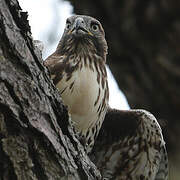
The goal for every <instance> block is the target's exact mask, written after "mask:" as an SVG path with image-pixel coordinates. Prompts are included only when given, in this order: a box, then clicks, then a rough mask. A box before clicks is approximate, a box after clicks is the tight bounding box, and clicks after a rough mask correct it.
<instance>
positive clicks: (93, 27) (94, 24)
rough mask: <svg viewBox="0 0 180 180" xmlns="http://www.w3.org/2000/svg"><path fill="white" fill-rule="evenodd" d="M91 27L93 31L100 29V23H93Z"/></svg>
mask: <svg viewBox="0 0 180 180" xmlns="http://www.w3.org/2000/svg"><path fill="white" fill-rule="evenodd" d="M91 29H92V30H93V31H98V30H99V25H98V24H96V23H92V24H91Z"/></svg>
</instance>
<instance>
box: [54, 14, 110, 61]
mask: <svg viewBox="0 0 180 180" xmlns="http://www.w3.org/2000/svg"><path fill="white" fill-rule="evenodd" d="M57 50H58V51H59V53H61V54H66V53H68V54H69V53H72V54H74V53H75V54H80V53H83V54H86V53H96V54H97V55H99V56H101V57H103V59H104V58H105V56H106V54H107V43H106V40H105V33H104V30H103V28H102V25H101V23H100V22H99V21H98V20H96V19H95V18H92V17H90V16H82V15H75V16H71V17H69V18H68V19H67V21H66V27H65V29H64V34H63V36H62V38H61V41H60V43H59V45H58V47H57Z"/></svg>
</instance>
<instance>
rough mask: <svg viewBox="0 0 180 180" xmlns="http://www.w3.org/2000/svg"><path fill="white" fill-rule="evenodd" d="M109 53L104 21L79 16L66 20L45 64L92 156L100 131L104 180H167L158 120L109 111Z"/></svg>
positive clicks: (97, 152)
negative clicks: (55, 46)
mask: <svg viewBox="0 0 180 180" xmlns="http://www.w3.org/2000/svg"><path fill="white" fill-rule="evenodd" d="M106 54H107V43H106V40H105V35H104V30H103V28H102V26H101V24H100V22H99V21H97V20H96V19H94V18H92V17H89V16H80V15H77V16H72V17H70V18H68V19H67V22H66V28H65V30H64V34H63V36H62V38H61V40H60V42H59V44H58V47H57V49H56V51H55V52H54V53H53V54H52V55H50V56H49V57H48V58H47V59H46V61H45V65H46V66H47V67H48V68H49V70H50V73H51V78H52V80H53V82H54V84H55V85H56V87H57V88H58V89H59V91H60V93H61V96H62V99H63V101H64V104H66V105H67V106H68V109H69V112H70V114H71V118H72V120H73V121H74V126H75V128H76V130H77V131H78V132H79V133H80V134H81V135H82V136H83V137H84V139H85V143H86V147H85V149H86V150H87V152H91V149H92V147H93V145H94V142H95V140H96V137H97V136H98V134H99V131H100V135H99V136H98V139H97V141H96V143H95V146H94V151H93V154H91V158H92V159H93V158H94V162H95V164H96V165H97V167H98V168H99V169H100V170H101V173H102V176H103V178H106V179H111V180H167V179H168V159H167V153H166V148H165V143H164V140H163V136H162V132H161V128H160V126H159V124H158V122H157V120H156V119H155V117H154V116H153V115H151V114H150V113H149V112H147V111H144V110H127V111H121V110H113V109H111V108H109V107H108V100H109V90H108V83H107V75H106V68H105V63H106ZM103 121H104V122H103ZM102 124H103V125H102ZM101 126H102V128H101Z"/></svg>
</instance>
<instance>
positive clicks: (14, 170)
mask: <svg viewBox="0 0 180 180" xmlns="http://www.w3.org/2000/svg"><path fill="white" fill-rule="evenodd" d="M47 74H48V73H47V70H46V68H45V67H44V66H43V65H42V59H41V52H40V51H39V50H38V49H37V48H36V47H35V46H34V45H33V43H32V38H31V33H30V27H29V25H28V22H27V14H26V13H24V12H22V11H21V9H20V7H19V5H18V2H17V1H16V0H10V1H9V0H1V1H0V179H2V180H8V179H9V180H12V179H13V180H16V179H19V180H20V179H22V180H26V179H34V180H35V179H43V180H45V179H53V180H54V179H68V180H69V179H73V180H74V179H77V180H79V179H83V180H84V179H92V180H94V179H100V178H101V175H100V173H99V171H98V170H97V169H96V166H95V165H94V164H93V163H92V162H91V161H90V160H89V158H88V156H87V155H86V154H85V152H84V150H83V147H82V145H81V144H80V143H79V141H78V140H77V138H76V136H75V132H74V130H73V128H72V126H71V120H70V118H69V116H68V112H67V109H66V107H65V106H64V105H63V104H62V101H61V98H60V96H59V93H58V91H57V90H56V88H55V87H54V86H53V84H52V82H51V81H50V79H49V76H48V75H47Z"/></svg>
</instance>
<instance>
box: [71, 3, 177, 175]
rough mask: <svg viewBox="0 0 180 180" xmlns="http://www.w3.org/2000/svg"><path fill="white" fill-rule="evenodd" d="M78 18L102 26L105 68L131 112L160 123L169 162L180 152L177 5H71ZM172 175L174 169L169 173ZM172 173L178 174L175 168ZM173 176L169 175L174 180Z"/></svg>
mask: <svg viewBox="0 0 180 180" xmlns="http://www.w3.org/2000/svg"><path fill="white" fill-rule="evenodd" d="M70 2H71V3H72V5H73V7H74V12H75V13H76V14H86V15H91V16H94V17H96V18H97V19H99V20H100V21H101V23H102V24H103V27H104V29H105V32H106V39H107V42H108V45H109V50H108V52H109V55H108V59H107V61H108V63H109V66H110V69H111V70H112V72H113V74H114V76H115V78H116V80H117V82H118V84H119V87H120V88H121V90H122V91H123V92H124V93H125V95H126V97H127V99H128V102H129V104H130V106H131V108H143V109H146V110H148V111H150V112H151V113H153V114H154V115H155V116H156V118H157V119H158V120H159V122H162V125H163V126H164V127H163V133H164V136H165V140H166V143H167V147H168V153H169V156H170V159H171V158H173V161H174V160H175V159H176V161H177V162H178V161H179V160H178V159H179V155H178V154H179V153H178V152H179V151H180V146H179V143H177V137H179V136H180V133H179V132H180V131H179V127H180V121H179V111H180V98H179V97H180V63H179V62H180V61H179V58H180V51H179V38H180V23H179V22H180V21H179V20H180V14H179V8H180V3H179V1H175V0H174V1H172V0H164V1H154V0H150V1H143V0H141V1H132V0H123V1H117V0H111V1H109V0H99V1H96V2H94V1H91V0H84V1H78V0H70ZM172 169H173V168H172ZM176 169H180V167H179V163H176ZM174 174H175V172H174V171H173V173H171V176H172V177H171V178H172V179H173V178H174Z"/></svg>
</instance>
